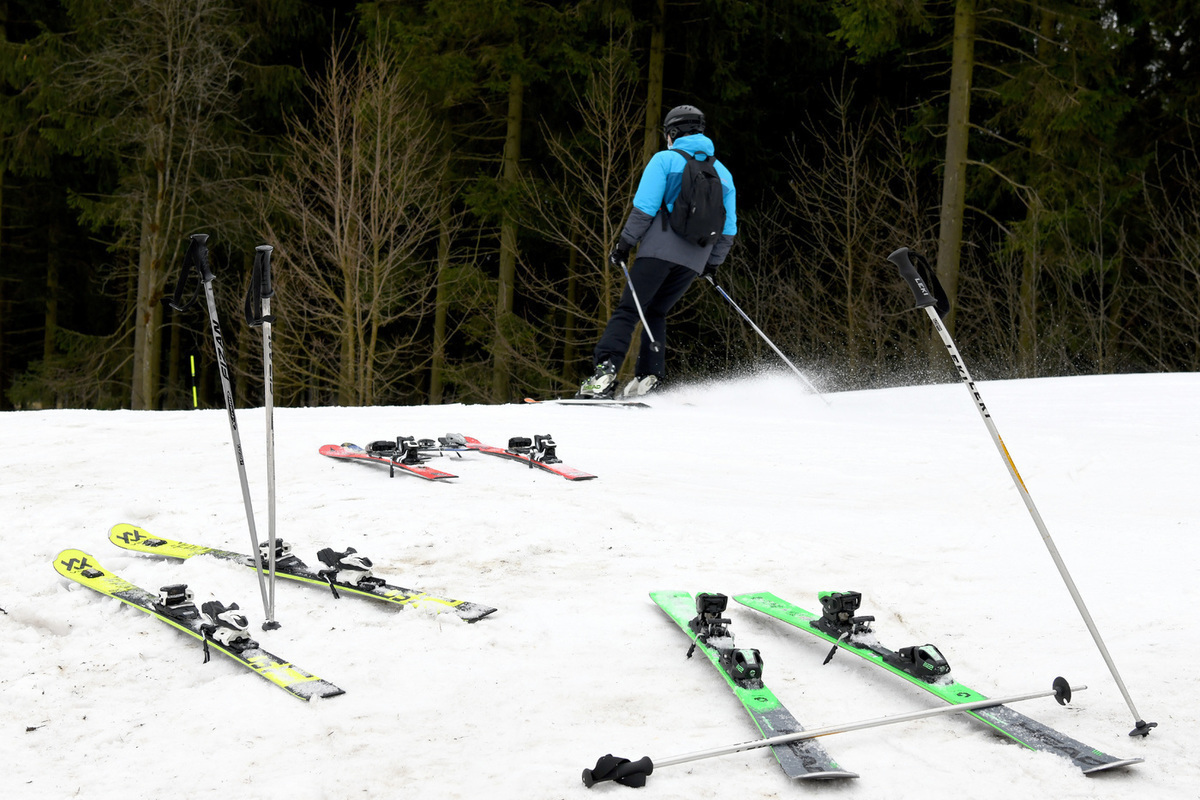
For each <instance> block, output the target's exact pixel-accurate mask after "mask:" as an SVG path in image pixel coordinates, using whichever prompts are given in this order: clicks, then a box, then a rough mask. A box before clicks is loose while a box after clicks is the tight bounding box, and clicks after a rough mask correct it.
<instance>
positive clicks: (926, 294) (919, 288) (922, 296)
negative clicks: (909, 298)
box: [888, 247, 937, 308]
mask: <svg viewBox="0 0 1200 800" xmlns="http://www.w3.org/2000/svg"><path fill="white" fill-rule="evenodd" d="M888 261H890V262H892V263H893V264H895V265H896V266H897V267H899V268H900V277H901V278H904V280H905V281H906V282H907V283H908V288H910V289H912V293H913V300H915V301H916V303H917V306H916V307H917V308H926V307H928V306H936V305H937V298H936V297H934V295H933V292H931V291H929V287H927V286H926V285H925V281H923V280H921V276H920V275H919V274H918V273H917V268H916V267H914V266H913V263H912V259H910V258H909V257H908V248H907V247H901V248H900V249H899V250H896V251H895V252H893V253H892V254H891V255H890V256H888Z"/></svg>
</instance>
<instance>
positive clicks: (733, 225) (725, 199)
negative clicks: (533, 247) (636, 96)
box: [575, 105, 737, 399]
mask: <svg viewBox="0 0 1200 800" xmlns="http://www.w3.org/2000/svg"><path fill="white" fill-rule="evenodd" d="M704 124H705V120H704V113H703V112H702V111H700V109H698V108H696V107H695V106H690V105H682V106H677V107H675V108H673V109H671V110H670V111H669V112H667V115H666V117H665V118H664V119H663V135H664V136H665V137H666V140H667V149H666V150H661V151H659V152H657V153H655V154H654V156H653V157H652V158H651V159H650V162H649V163H648V164H647V165H646V168H645V169H644V170H643V171H642V177H641V180H640V181H639V183H638V188H637V192H636V194H635V195H634V197H633V208H632V209H631V210H630V212H629V217H628V219H627V220H626V222H625V226H624V228H623V229H622V231H621V236H620V238H619V239H618V241H617V245H616V247H615V248H614V249H613V251H612V253H610V254H609V256H608V259H609V262H610V263H612V265H613V266H615V267H620V268H621V270H622V271H623V272H624V273H625V278H626V281H625V290H624V291H623V292H622V294H621V301H620V303H619V304H618V305H617V309H616V310H615V311H614V312H613V314H612V317H610V318H609V320H608V324H607V325H606V326H605V328H604V333H603V334H601V336H600V341H599V342H598V343H597V344H596V348H595V351H594V352H593V362H594V366H595V371H594V372H593V374H592V375H591V376H590V377H589V378H587V379H586V380H584V381H583V383H582V384H581V385H580V387H579V392H578V393H577V394H576V395H575V396H576V397H577V398H580V399H605V398H612V397H614V396H615V395H616V389H617V385H616V382H617V373H618V372H619V371H620V369H621V365H622V363H623V362H624V360H625V355H626V353H627V351H628V350H629V345H630V342H631V340H632V339H633V330H634V327H635V326H636V325H637V322H638V320H639V319H640V320H641V321H642V328H643V335H642V339H641V345H640V346H639V348H638V357H637V364H636V367H635V370H634V378H633V379H632V380H631V381H629V382H628V383H627V384H626V386H625V387H624V388H623V389H622V391H621V396H622V397H627V398H635V397H640V396H642V395H645V394H646V393H647V392H649V391H651V390H652V389H654V387H655V386H657V385H658V384H659V383H661V382H662V380H663V378H664V376H665V374H666V353H665V351H664V350H663V347H662V345H663V343H664V341H665V340H666V335H667V312H669V311H670V310H671V307H672V306H674V305H675V303H676V302H678V301H679V299H680V298H681V297H683V295H684V293H685V292H686V291H687V289H688V287H689V286H691V285H692V281H693V280H695V279H696V278H697V276H700V275H706V276H711V275H712V274H714V273H715V271H716V269H717V267H719V266H720V265H721V264H722V263H724V261H725V257H726V256H727V255H729V249H730V247H732V246H733V239H734V236H736V235H737V196H736V192H735V190H734V186H733V176H732V175H731V174H730V173H729V170H728V169H726V168H725V165H724V164H722V163H721V162H720V161H718V160H717V159H716V156H715V148H714V145H713V141H712V139H710V138H708V137H707V136H705V135H704ZM635 247H636V248H637V249H638V253H637V260H636V261H634V263H633V266H632V267H629V268H626V265H627V264H628V261H629V254H630V252H632V250H633V249H634V248H635Z"/></svg>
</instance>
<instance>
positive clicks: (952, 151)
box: [937, 0, 976, 332]
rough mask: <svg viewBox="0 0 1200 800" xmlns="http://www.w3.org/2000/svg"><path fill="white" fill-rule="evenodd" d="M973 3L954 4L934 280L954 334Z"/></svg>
mask: <svg viewBox="0 0 1200 800" xmlns="http://www.w3.org/2000/svg"><path fill="white" fill-rule="evenodd" d="M975 3H976V0H957V3H956V4H955V10H954V47H953V51H952V55H951V65H950V108H949V111H948V113H947V119H946V165H945V174H944V175H943V177H942V213H941V223H940V229H939V232H938V254H937V273H938V280H940V281H941V284H942V287H943V288H944V289H945V291H946V295H947V299H948V300H949V301H950V313H949V314H947V315H946V327H947V329H949V330H950V331H951V332H953V330H954V318H955V312H956V311H957V306H958V303H957V301H958V265H959V257H960V255H961V251H962V231H963V207H964V202H965V197H966V178H967V140H968V137H969V132H970V112H971V72H972V70H973V69H974V66H975V29H976V19H975Z"/></svg>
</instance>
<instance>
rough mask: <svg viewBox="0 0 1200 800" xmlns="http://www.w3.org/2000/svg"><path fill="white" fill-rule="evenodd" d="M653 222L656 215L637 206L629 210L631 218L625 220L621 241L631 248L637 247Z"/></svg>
mask: <svg viewBox="0 0 1200 800" xmlns="http://www.w3.org/2000/svg"><path fill="white" fill-rule="evenodd" d="M651 222H654V217H652V216H650V215H649V214H647V213H646V212H645V211H642V210H641V209H639V208H636V207H635V208H634V209H633V210H632V211H630V212H629V219H627V220H625V228H624V229H623V230H622V231H621V241H622V242H623V243H624V244H627V245H629V247H630V248H631V249H632V248H634V247H636V246H637V243H638V242H640V241H641V240H642V237H643V236H645V235H646V231H647V230H648V229H649V228H650V223H651Z"/></svg>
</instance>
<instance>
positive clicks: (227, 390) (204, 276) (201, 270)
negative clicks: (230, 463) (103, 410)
mask: <svg viewBox="0 0 1200 800" xmlns="http://www.w3.org/2000/svg"><path fill="white" fill-rule="evenodd" d="M191 240H192V243H191V244H190V245H188V250H187V253H186V254H185V255H184V257H183V268H182V270H181V271H180V275H179V282H178V283H177V284H176V285H175V293H174V295H173V296H172V297H171V299H170V300H166V299H165V298H164V302H166V304H167V305H168V306H170V307H171V308H172V309H174V310H175V311H183V310H185V309H187V308H188V307H189V306H191V305H192V303H193V302H195V300H196V298H197V296H198V295H199V292H200V285H202V286H203V287H204V294H205V296H206V298H207V299H208V318H209V322H210V323H211V327H212V335H213V349H214V350H216V353H217V368H218V371H219V372H220V373H221V389H222V391H223V393H224V396H225V410H226V411H228V412H229V431H230V433H231V434H232V435H233V457H234V459H235V460H236V461H237V467H238V478H239V479H240V480H241V483H242V502H243V503H244V504H245V506H246V522H247V524H249V526H250V542H251V547H252V549H251V551H250V552H252V553H257V552H258V533H257V532H256V531H255V529H254V509H253V507H252V506H251V504H250V484H249V483H248V482H247V480H246V462H245V459H243V457H242V437H241V436H240V435H239V434H238V426H237V414H236V413H235V412H234V407H233V387H232V386H231V385H230V382H229V364H228V363H227V362H226V361H225V344H224V339H223V338H222V337H221V323H220V320H218V319H217V300H216V297H215V296H214V294H213V288H212V281H213V277H214V276H213V271H212V267H210V266H209V263H208V246H207V242H208V234H207V233H193V234H192V235H191ZM188 267H195V269H196V273H197V274H198V275H199V276H200V285H198V286H197V287H196V293H195V294H193V295H192V297H191V298H190V299H189V300H188V301H187V302H184V300H183V289H184V286H185V284H186V283H187V276H188ZM254 566H255V567H256V568H257V571H258V588H259V590H260V591H261V592H262V598H263V610H264V611H265V612H266V614H267V619H268V620H269V619H270V618H271V608H270V604H269V602H268V600H267V584H266V580H265V579H264V577H263V569H262V557H261V556H260V557H258V558H256V559H255V560H254Z"/></svg>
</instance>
